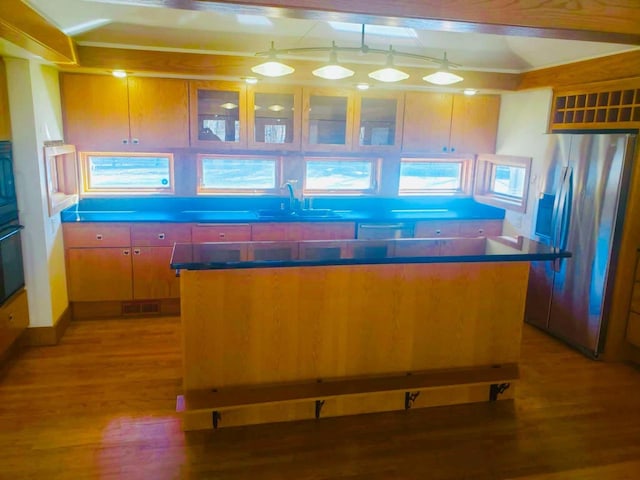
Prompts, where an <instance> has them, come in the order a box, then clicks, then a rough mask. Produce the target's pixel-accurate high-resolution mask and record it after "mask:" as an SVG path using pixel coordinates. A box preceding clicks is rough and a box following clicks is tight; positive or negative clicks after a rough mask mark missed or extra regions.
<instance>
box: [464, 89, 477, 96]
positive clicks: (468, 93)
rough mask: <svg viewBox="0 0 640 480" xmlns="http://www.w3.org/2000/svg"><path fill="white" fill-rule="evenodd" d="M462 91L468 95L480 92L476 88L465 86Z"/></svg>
mask: <svg viewBox="0 0 640 480" xmlns="http://www.w3.org/2000/svg"><path fill="white" fill-rule="evenodd" d="M462 93H464V94H465V95H468V96H472V95H475V94H476V93H478V90H476V89H475V88H465V89H464V90H463V91H462Z"/></svg>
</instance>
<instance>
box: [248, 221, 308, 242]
mask: <svg viewBox="0 0 640 480" xmlns="http://www.w3.org/2000/svg"><path fill="white" fill-rule="evenodd" d="M251 240H254V241H280V240H300V225H299V224H298V223H256V224H254V225H251Z"/></svg>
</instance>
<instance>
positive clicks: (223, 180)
mask: <svg viewBox="0 0 640 480" xmlns="http://www.w3.org/2000/svg"><path fill="white" fill-rule="evenodd" d="M281 164H282V161H281V159H280V157H268V156H249V155H207V154H200V155H198V193H204V194H206V193H245V194H246V193H268V192H273V193H275V192H277V191H279V186H280V184H281V177H282V174H281Z"/></svg>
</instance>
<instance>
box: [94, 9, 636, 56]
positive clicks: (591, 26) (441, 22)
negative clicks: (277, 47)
mask: <svg viewBox="0 0 640 480" xmlns="http://www.w3.org/2000/svg"><path fill="white" fill-rule="evenodd" d="M89 1H94V2H101V3H120V4H123V3H126V4H127V5H132V4H134V5H142V6H155V7H165V8H180V9H188V10H213V11H218V12H227V13H248V14H256V15H266V16H274V17H279V16H280V17H291V18H308V19H315V20H337V21H345V22H353V23H372V24H385V25H397V26H407V27H413V28H421V29H431V30H440V31H451V32H459V33H464V32H475V33H494V34H500V35H519V36H530V37H546V38H560V39H570V40H584V41H595V42H610V43H623V44H629V45H640V29H639V28H638V26H639V25H640V8H639V6H640V5H639V3H638V0H617V1H616V2H607V1H603V0H581V1H571V2H569V1H561V0H551V1H535V2H534V1H532V0H512V1H508V2H507V1H504V0H475V1H473V2H471V1H468V0H448V1H445V2H443V1H441V0H394V1H389V0H89Z"/></svg>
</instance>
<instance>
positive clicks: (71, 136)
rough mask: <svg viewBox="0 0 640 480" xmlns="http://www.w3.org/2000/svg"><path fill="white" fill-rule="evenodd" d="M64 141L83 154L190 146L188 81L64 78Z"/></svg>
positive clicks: (107, 77)
mask: <svg viewBox="0 0 640 480" xmlns="http://www.w3.org/2000/svg"><path fill="white" fill-rule="evenodd" d="M60 87H61V91H62V111H63V118H64V128H65V139H66V141H67V143H73V144H75V145H77V146H78V147H79V149H102V150H123V148H124V149H125V150H148V149H150V148H182V147H188V146H189V122H188V112H189V104H188V95H187V83H186V81H185V80H179V79H167V78H137V77H128V78H115V77H111V76H105V75H86V74H75V73H63V74H61V77H60Z"/></svg>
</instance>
